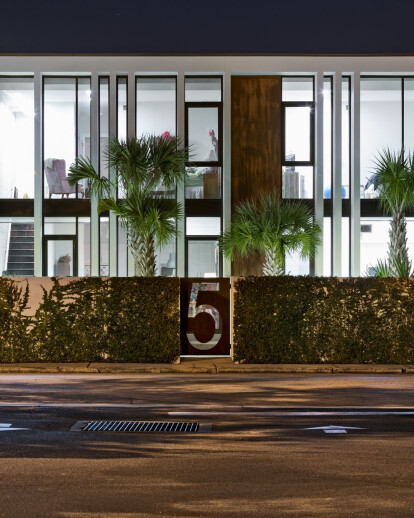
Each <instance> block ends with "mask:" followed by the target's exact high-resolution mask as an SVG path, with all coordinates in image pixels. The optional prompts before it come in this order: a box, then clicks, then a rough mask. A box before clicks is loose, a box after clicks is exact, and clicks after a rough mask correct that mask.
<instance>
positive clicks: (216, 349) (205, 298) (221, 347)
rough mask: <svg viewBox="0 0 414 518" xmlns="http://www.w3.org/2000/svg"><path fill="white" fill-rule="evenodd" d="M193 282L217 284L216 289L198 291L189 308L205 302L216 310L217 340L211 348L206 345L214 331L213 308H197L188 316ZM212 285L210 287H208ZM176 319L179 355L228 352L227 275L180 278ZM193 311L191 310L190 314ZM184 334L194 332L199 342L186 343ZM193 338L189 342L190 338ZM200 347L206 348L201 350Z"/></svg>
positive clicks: (228, 294)
mask: <svg viewBox="0 0 414 518" xmlns="http://www.w3.org/2000/svg"><path fill="white" fill-rule="evenodd" d="M195 284H209V285H216V284H218V288H219V289H218V291H215V290H214V291H213V290H210V291H202V290H200V291H198V294H197V298H196V299H193V310H194V309H195V308H197V311H199V310H200V305H209V306H212V307H213V308H215V309H217V310H218V312H219V314H220V317H221V329H220V339H219V340H218V342H217V344H216V345H215V346H213V347H211V346H210V345H208V344H209V343H210V342H211V341H212V339H213V337H214V336H215V333H216V332H217V329H216V328H217V327H218V326H217V325H216V324H217V323H218V322H217V314H216V318H214V317H213V314H214V312H213V310H212V309H210V308H206V309H207V310H204V311H201V312H200V313H199V314H197V315H196V316H194V317H191V318H189V312H190V313H191V309H190V310H189V307H190V300H191V292H192V288H193V287H194V285H195ZM212 287H214V286H212ZM180 313H181V315H180V322H181V354H182V355H200V356H203V355H204V356H205V355H214V356H220V355H223V356H228V355H230V279H229V278H222V277H219V278H208V279H205V278H198V277H197V278H195V277H186V278H182V279H180ZM191 314H194V313H191ZM188 333H194V338H195V340H196V341H198V342H200V345H198V346H193V345H191V343H190V340H189V337H188ZM194 338H193V341H194ZM203 347H206V348H205V349H203Z"/></svg>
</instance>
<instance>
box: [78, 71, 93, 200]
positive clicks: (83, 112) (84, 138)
mask: <svg viewBox="0 0 414 518" xmlns="http://www.w3.org/2000/svg"><path fill="white" fill-rule="evenodd" d="M78 156H82V157H84V158H88V159H89V158H90V157H91V80H90V79H89V77H80V78H79V79H78ZM89 186H90V182H89V180H81V181H80V182H79V184H78V198H89V197H90V187H89Z"/></svg>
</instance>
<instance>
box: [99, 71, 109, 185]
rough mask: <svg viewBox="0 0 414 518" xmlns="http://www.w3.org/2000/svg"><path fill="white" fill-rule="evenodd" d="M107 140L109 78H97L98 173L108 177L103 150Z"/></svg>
mask: <svg viewBox="0 0 414 518" xmlns="http://www.w3.org/2000/svg"><path fill="white" fill-rule="evenodd" d="M108 140H109V78H107V77H100V78H99V174H100V175H101V176H104V177H106V178H108V177H109V171H108V164H107V160H106V157H105V151H106V148H107V145H108Z"/></svg>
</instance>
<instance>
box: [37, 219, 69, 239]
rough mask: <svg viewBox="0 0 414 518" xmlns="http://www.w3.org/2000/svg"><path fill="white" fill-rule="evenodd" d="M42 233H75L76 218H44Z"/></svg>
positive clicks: (52, 234) (53, 234)
mask: <svg viewBox="0 0 414 518" xmlns="http://www.w3.org/2000/svg"><path fill="white" fill-rule="evenodd" d="M43 233H44V234H45V235H49V236H57V235H72V234H73V235H75V234H76V218H75V217H68V218H61V217H47V218H44V229H43Z"/></svg>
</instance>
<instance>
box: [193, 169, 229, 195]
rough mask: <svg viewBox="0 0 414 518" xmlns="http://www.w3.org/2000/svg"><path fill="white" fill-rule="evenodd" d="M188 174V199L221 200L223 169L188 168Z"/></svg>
mask: <svg viewBox="0 0 414 518" xmlns="http://www.w3.org/2000/svg"><path fill="white" fill-rule="evenodd" d="M186 172H187V174H186V178H185V197H186V198H187V199H205V200H208V199H218V198H221V167H208V166H204V167H187V170H186Z"/></svg>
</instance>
